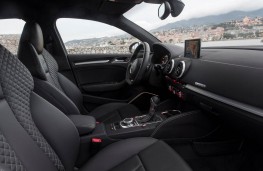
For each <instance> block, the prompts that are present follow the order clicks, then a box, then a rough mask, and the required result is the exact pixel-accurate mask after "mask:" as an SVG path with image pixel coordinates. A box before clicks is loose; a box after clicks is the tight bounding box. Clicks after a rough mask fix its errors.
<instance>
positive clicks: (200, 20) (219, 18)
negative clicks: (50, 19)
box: [152, 8, 263, 31]
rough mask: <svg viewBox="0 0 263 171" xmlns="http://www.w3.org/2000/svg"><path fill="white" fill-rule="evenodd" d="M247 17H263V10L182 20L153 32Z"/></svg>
mask: <svg viewBox="0 0 263 171" xmlns="http://www.w3.org/2000/svg"><path fill="white" fill-rule="evenodd" d="M245 16H247V17H251V18H254V17H260V16H261V17H263V8H261V9H259V10H255V11H248V12H247V11H232V12H230V13H227V14H221V15H210V16H206V17H200V18H192V19H189V20H181V21H177V22H174V23H169V24H166V25H164V26H161V27H159V28H156V29H153V30H152V31H160V30H169V29H173V28H179V27H191V26H199V25H213V24H219V23H224V22H227V21H231V20H239V19H242V18H244V17H245Z"/></svg>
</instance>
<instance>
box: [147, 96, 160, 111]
mask: <svg viewBox="0 0 263 171" xmlns="http://www.w3.org/2000/svg"><path fill="white" fill-rule="evenodd" d="M150 103H151V105H150V110H149V114H150V115H153V114H154V113H155V110H156V107H157V106H158V104H159V103H160V98H159V97H158V96H153V97H152V98H151V101H150Z"/></svg>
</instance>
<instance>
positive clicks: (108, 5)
mask: <svg viewBox="0 0 263 171" xmlns="http://www.w3.org/2000/svg"><path fill="white" fill-rule="evenodd" d="M142 1H143V0H23V1H21V0H3V1H2V2H1V7H0V18H2V19H4V18H21V19H24V20H32V19H37V18H45V17H55V18H59V17H77V16H83V15H89V14H106V15H114V16H115V15H117V16H119V15H122V14H124V13H125V12H127V11H128V10H129V9H131V8H132V7H134V6H135V5H136V4H139V3H141V2H142ZM146 1H147V2H149V1H152V3H156V0H146Z"/></svg>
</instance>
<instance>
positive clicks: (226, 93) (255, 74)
mask: <svg viewBox="0 0 263 171" xmlns="http://www.w3.org/2000/svg"><path fill="white" fill-rule="evenodd" d="M153 51H154V53H153V56H152V63H153V64H154V65H155V66H157V67H156V68H159V70H161V73H162V75H163V78H164V80H165V81H166V84H167V89H168V91H169V92H170V93H171V94H173V95H175V96H177V97H179V98H180V99H182V100H187V99H188V97H189V96H192V95H194V96H193V97H192V98H195V97H197V96H203V97H205V98H207V99H209V100H211V99H212V100H215V101H217V102H220V103H224V104H227V105H229V106H231V107H234V108H237V109H239V110H242V111H246V112H248V113H252V114H255V115H256V116H260V117H263V103H262V101H263V90H262V87H263V79H260V77H261V76H262V74H263V58H262V56H263V48H262V47H227V48H220V47H218V48H216V47H214V48H203V49H202V50H201V52H200V57H198V58H189V57H185V51H184V48H182V47H178V46H176V45H171V44H164V43H156V44H154V45H153ZM198 103H201V102H200V101H199V102H198Z"/></svg>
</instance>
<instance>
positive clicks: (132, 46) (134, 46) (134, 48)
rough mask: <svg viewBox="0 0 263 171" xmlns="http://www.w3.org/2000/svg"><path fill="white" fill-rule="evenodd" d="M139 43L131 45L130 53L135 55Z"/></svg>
mask: <svg viewBox="0 0 263 171" xmlns="http://www.w3.org/2000/svg"><path fill="white" fill-rule="evenodd" d="M139 44H140V43H139V42H134V43H132V44H131V45H130V47H129V51H130V52H131V53H133V52H134V51H135V50H136V48H137V47H138V46H139Z"/></svg>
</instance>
